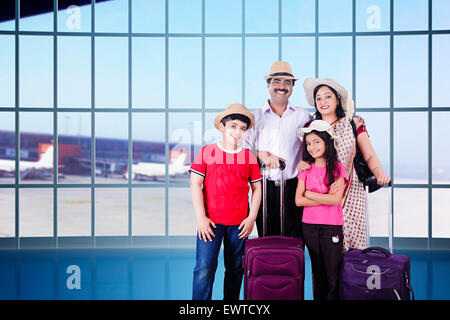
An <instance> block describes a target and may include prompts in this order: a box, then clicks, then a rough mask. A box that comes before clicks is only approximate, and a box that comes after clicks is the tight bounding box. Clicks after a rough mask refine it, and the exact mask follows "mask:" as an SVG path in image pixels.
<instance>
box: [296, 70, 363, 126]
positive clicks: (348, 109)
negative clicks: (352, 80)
mask: <svg viewBox="0 0 450 320" xmlns="http://www.w3.org/2000/svg"><path fill="white" fill-rule="evenodd" d="M322 84H324V85H326V86H328V87H331V88H333V89H334V90H336V92H337V93H338V95H339V97H338V99H340V100H341V106H342V109H344V112H345V113H346V115H347V118H348V119H351V118H352V117H353V112H354V104H353V99H352V98H351V97H350V96H349V95H348V92H347V90H346V89H345V88H344V87H343V86H341V85H340V84H339V83H338V82H337V81H336V80H333V79H329V78H326V79H319V78H307V79H305V81H304V82H303V88H304V89H305V97H306V100H307V101H308V104H309V105H310V106H313V107H314V97H313V94H314V89H315V88H316V87H317V86H319V85H322Z"/></svg>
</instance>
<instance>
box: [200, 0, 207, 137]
mask: <svg viewBox="0 0 450 320" xmlns="http://www.w3.org/2000/svg"><path fill="white" fill-rule="evenodd" d="M205 10H206V9H205V0H202V53H201V54H202V110H201V112H202V116H201V119H202V120H201V121H202V129H201V130H202V138H201V141H202V145H203V144H204V143H205V141H204V132H205V107H206V81H205V80H206V64H205V57H206V39H205V31H206V26H205Z"/></svg>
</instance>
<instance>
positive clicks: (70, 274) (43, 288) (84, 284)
mask: <svg viewBox="0 0 450 320" xmlns="http://www.w3.org/2000/svg"><path fill="white" fill-rule="evenodd" d="M395 253H399V254H406V255H409V256H410V258H411V284H412V286H413V289H414V292H415V297H416V299H417V300H450V250H441V251H430V250H425V251H422V250H420V251H419V250H408V251H405V250H398V251H395ZM219 259H220V260H219V267H218V269H217V272H216V280H215V284H214V291H213V299H215V300H220V299H222V287H223V273H224V267H223V256H222V255H220V257H219ZM194 264H195V249H49V250H35V249H33V250H31V249H30V250H28V249H27V250H0V299H2V300H5V299H14V300H15V299H27V300H29V299H33V300H35V299H45V300H54V299H63V300H72V299H84V300H95V299H106V300H110V299H121V300H133V299H140V300H141V299H144V300H147V299H152V300H153V299H157V300H189V299H191V286H192V271H193V268H194ZM241 297H242V292H241ZM305 299H307V300H311V299H312V289H311V265H310V261H309V256H308V253H307V251H306V279H305Z"/></svg>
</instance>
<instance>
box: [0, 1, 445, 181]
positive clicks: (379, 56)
mask: <svg viewBox="0 0 450 320" xmlns="http://www.w3.org/2000/svg"><path fill="white" fill-rule="evenodd" d="M201 3H202V1H201V0H189V1H186V0H171V1H170V2H169V14H168V17H169V23H168V28H169V32H170V33H180V34H184V33H194V34H195V33H200V32H201V31H202V23H201V14H202V12H201ZM314 4H315V1H314V0H302V1H300V0H283V1H282V12H281V14H282V16H283V21H282V23H281V27H282V31H283V32H286V33H296V32H301V33H307V32H314V30H315V9H314ZM356 4H357V5H356V30H357V31H361V32H372V31H388V30H389V28H390V25H389V17H390V12H389V1H388V0H358V1H357V2H356ZM427 6H428V1H426V0H396V1H395V4H394V30H396V31H409V30H427V28H428V15H427ZM351 7H352V1H351V0H340V1H335V0H320V1H319V31H320V32H351V28H352V25H351V17H352V15H351ZM242 9H243V8H242V2H241V0H228V1H226V2H225V1H215V0H206V1H205V32H206V33H220V34H225V33H235V34H240V33H241V32H242V30H243V28H244V27H245V32H247V33H255V34H261V33H277V32H278V27H279V23H278V15H279V12H278V1H276V0H247V1H246V4H245V21H244V24H243V21H242ZM79 10H80V12H79V18H80V19H79V20H78V21H79V22H80V24H79V26H78V25H77V26H76V27H77V28H75V29H71V26H72V27H73V21H74V20H73V18H74V11H70V12H68V11H66V10H62V11H60V12H59V13H58V29H59V31H64V32H72V31H76V32H89V31H90V30H91V10H90V7H89V6H83V7H79ZM132 10H133V11H132V17H133V22H132V28H133V32H146V33H164V32H165V1H164V0H152V1H144V0H139V1H138V0H134V1H133V5H132ZM449 14H450V1H446V0H433V28H434V29H450V22H449V21H450V20H449V19H448V16H449ZM71 23H72V24H71ZM52 27H53V13H49V14H44V15H39V16H35V17H31V18H24V19H21V22H20V28H21V30H26V31H52ZM78 27H79V28H78ZM127 29H128V1H126V0H113V1H108V2H106V3H100V4H98V5H96V31H97V32H127ZM0 30H14V23H13V22H6V23H1V24H0ZM19 45H20V48H21V51H20V55H19V59H20V61H19V63H20V102H21V106H27V107H36V106H39V107H52V106H53V88H54V85H53V37H52V36H20V42H19ZM243 45H245V59H244V63H245V67H243V61H242V49H243ZM318 45H319V61H318V64H319V77H332V78H335V79H336V80H338V81H339V82H340V83H342V84H343V85H344V86H345V87H346V88H347V89H348V90H349V92H350V93H351V94H352V86H351V84H352V38H351V37H342V36H341V37H321V38H320V39H319V44H318ZM389 45H390V44H389V37H388V36H376V37H374V36H361V37H357V39H356V92H355V95H356V104H357V106H358V108H359V109H358V111H359V112H363V108H364V107H387V106H388V105H389V97H390V92H389V78H390V74H389V64H390V61H389ZM14 46H15V44H14V35H0V70H1V73H0V107H5V106H9V107H13V106H14V104H15V103H14V81H15V79H14V72H15V69H14ZM132 46H133V53H132V70H131V71H132V83H133V90H132V93H131V94H132V101H133V107H134V108H164V107H165V103H166V102H165V98H166V97H165V89H166V88H165V82H166V77H165V62H166V61H165V58H166V56H165V39H164V37H135V38H133V40H132ZM168 47H169V52H168V77H169V78H168V79H169V83H168V92H169V94H168V105H169V108H201V104H202V40H201V37H183V38H180V37H170V38H169V41H168ZM57 49H58V50H57V51H58V57H57V60H58V85H57V88H58V106H59V107H75V108H90V105H91V71H92V70H91V38H90V37H89V36H77V37H58V48H57ZM432 49H433V56H432V58H433V70H432V73H433V79H432V80H433V97H432V98H433V106H436V107H449V106H450V105H449V104H448V99H447V97H446V93H447V92H448V91H449V89H450V80H448V74H450V64H449V62H448V56H449V55H450V35H435V36H433V43H432ZM280 51H281V58H282V60H286V61H289V62H290V63H291V66H292V68H293V70H294V73H295V75H296V76H297V77H298V78H299V79H300V81H299V82H298V83H297V85H296V86H295V87H294V93H293V95H292V98H291V101H292V102H293V103H294V104H296V105H298V106H304V107H306V106H307V104H306V101H305V98H304V94H303V88H302V82H303V80H304V79H305V78H307V77H314V76H315V63H316V61H315V41H314V37H285V38H283V39H282V41H281V50H280V48H279V41H278V38H276V37H247V38H246V39H245V42H244V43H243V42H242V38H240V37H226V38H223V37H219V38H217V37H207V38H206V39H205V74H204V76H205V94H204V97H205V107H206V108H207V109H208V108H225V107H226V106H227V105H228V104H230V103H233V102H242V101H243V98H244V96H245V104H246V105H247V106H248V107H249V108H251V109H254V108H257V107H260V106H261V105H262V104H263V103H264V99H266V98H267V97H268V93H267V87H266V84H265V81H264V79H263V76H264V75H265V74H267V72H268V71H269V68H270V64H271V63H272V62H274V61H275V60H278V58H279V52H280ZM31 53H32V54H31ZM95 68H96V70H95V72H96V73H95V89H96V95H95V103H96V107H99V108H102V107H110V108H115V107H121V108H127V107H128V38H127V37H119V38H112V37H97V38H96V39H95ZM243 72H244V74H242V73H243ZM243 77H244V78H245V90H244V91H243V90H242V88H243V85H244V83H243V81H242V80H243ZM427 85H428V37H427V36H426V35H414V36H409V35H408V36H395V37H394V93H395V94H394V104H395V106H396V107H397V106H398V107H427V106H428V90H427ZM0 115H1V117H0V130H13V129H14V127H13V126H12V125H11V123H12V122H11V121H12V119H13V116H14V115H13V113H4V112H2V113H0ZM363 115H364V116H365V117H366V119H367V123H368V127H369V132H370V133H371V138H372V141H373V144H374V145H375V148H376V150H377V152H378V154H379V155H380V158H381V159H382V160H383V162H384V163H386V162H387V161H388V158H389V156H388V154H389V147H388V145H389V144H388V143H389V136H388V135H387V133H386V128H389V126H386V121H388V116H387V114H385V113H375V114H374V113H363ZM58 116H59V119H58V123H59V131H60V133H62V134H65V133H69V134H73V135H77V134H81V135H87V136H88V135H90V114H89V113H79V114H75V113H73V114H66V113H60V114H59V115H58ZM441 116H442V117H441ZM21 117H23V119H21V126H22V130H26V131H35V132H46V133H52V132H53V129H52V123H53V114H52V113H51V112H50V113H45V114H37V113H33V114H28V115H27V114H26V113H23V114H21ZM213 117H214V114H209V113H207V114H206V120H207V123H206V124H205V127H206V128H212V124H210V123H209V122H208V121H211V120H212V119H213ZM426 117H427V113H399V114H396V115H395V119H394V127H395V132H394V134H395V136H394V145H395V154H394V157H395V161H396V164H395V169H396V172H398V173H399V174H402V175H403V174H406V173H403V171H402V170H403V169H405V170H406V169H407V168H409V167H408V166H409V165H411V166H413V165H416V166H417V168H416V169H417V171H418V174H417V175H418V176H421V177H423V179H425V180H426V171H427V155H426V151H427V148H428V145H427V143H428V142H427V141H428V138H427V132H428V129H427V125H426V124H427V118H426ZM433 117H434V118H433V121H434V120H435V118H436V121H434V122H433V124H434V125H433V137H439V139H441V138H440V137H442V136H443V137H446V139H447V140H448V138H450V134H449V133H447V130H446V123H445V122H443V121H440V119H441V118H445V117H447V113H435V114H434V115H433ZM164 119H165V117H164V114H162V113H158V114H154V113H135V114H133V123H134V126H133V137H134V138H136V139H143V140H157V141H164V132H165V127H164V123H165V121H164ZM200 121H201V113H170V114H169V134H170V135H172V134H173V132H174V131H175V130H177V131H176V132H175V133H176V134H178V133H180V132H181V131H180V130H185V131H186V132H188V133H189V134H190V136H191V139H192V141H193V142H194V143H195V144H197V142H198V141H200V143H201V135H200V137H199V134H198V130H197V129H196V128H198V125H199V123H200V124H201V122H200ZM111 124H113V125H111ZM417 128H419V129H417ZM195 130H197V131H195ZM194 131H195V132H194ZM96 133H97V135H98V136H104V137H111V138H122V139H126V138H128V120H127V114H126V113H118V114H112V113H111V114H104V113H102V114H101V115H100V114H99V115H98V117H97V120H96ZM208 134H210V133H208ZM211 134H212V133H211ZM212 135H213V134H212ZM412 137H413V138H412ZM171 138H172V137H169V139H171ZM174 139H175V138H174ZM411 139H414V141H415V144H413V145H412V144H409V143H408V142H409V141H411ZM194 140H195V141H194ZM207 140H208V137H205V141H207ZM417 150H423V152H417ZM443 154H444V155H445V156H442V155H443ZM447 157H448V155H447V153H443V152H442V151H441V150H440V149H439V147H438V145H437V144H436V143H435V141H434V140H433V165H435V166H436V167H444V166H445V167H446V168H447V169H448V161H447V159H446V158H447ZM400 163H401V164H402V165H401V166H400V165H399V164H400ZM419 171H420V172H419ZM424 174H425V175H424Z"/></svg>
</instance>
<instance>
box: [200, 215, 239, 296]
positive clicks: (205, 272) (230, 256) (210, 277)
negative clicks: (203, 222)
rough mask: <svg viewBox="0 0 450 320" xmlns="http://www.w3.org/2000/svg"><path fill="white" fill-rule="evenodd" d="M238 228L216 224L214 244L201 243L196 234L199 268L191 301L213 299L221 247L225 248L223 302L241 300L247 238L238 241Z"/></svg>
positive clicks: (208, 242) (212, 242) (236, 226)
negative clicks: (243, 261) (243, 260)
mask: <svg viewBox="0 0 450 320" xmlns="http://www.w3.org/2000/svg"><path fill="white" fill-rule="evenodd" d="M238 227H239V226H238V225H235V226H224V225H222V224H216V228H215V229H214V228H212V229H213V232H214V234H215V235H216V236H215V237H213V239H212V241H211V242H210V241H207V242H205V241H203V240H200V239H199V237H198V235H197V253H196V265H195V268H194V280H193V290H192V299H193V300H211V295H212V288H213V283H214V276H215V274H216V269H217V263H218V256H219V251H220V247H221V245H222V239H223V247H224V262H225V279H224V284H223V298H224V300H239V294H240V290H241V283H242V275H243V273H244V270H243V268H242V255H243V254H244V243H245V239H239V237H238V234H239V232H240V230H239V229H238Z"/></svg>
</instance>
